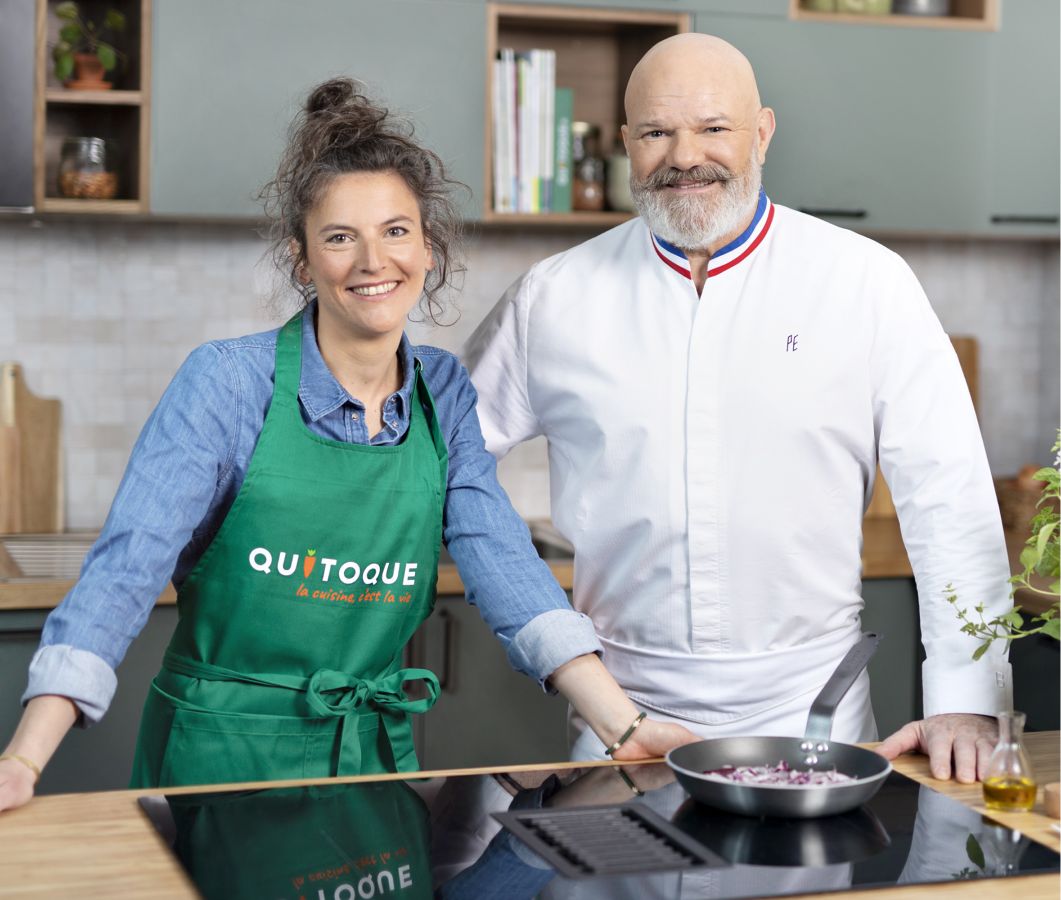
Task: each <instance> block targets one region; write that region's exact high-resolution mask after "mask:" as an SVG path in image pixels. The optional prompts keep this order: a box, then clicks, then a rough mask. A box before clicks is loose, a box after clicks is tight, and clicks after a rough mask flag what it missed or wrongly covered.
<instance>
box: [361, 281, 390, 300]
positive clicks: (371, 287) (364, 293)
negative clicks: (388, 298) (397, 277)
mask: <svg viewBox="0 0 1061 900" xmlns="http://www.w3.org/2000/svg"><path fill="white" fill-rule="evenodd" d="M398 284H399V282H397V281H385V282H383V283H382V284H359V285H357V286H356V287H352V288H350V290H351V291H353V292H354V293H355V294H357V295H358V296H361V297H379V296H380V295H381V294H389V293H390V292H391V291H393V290H394V289H395V288H396V287H397V286H398Z"/></svg>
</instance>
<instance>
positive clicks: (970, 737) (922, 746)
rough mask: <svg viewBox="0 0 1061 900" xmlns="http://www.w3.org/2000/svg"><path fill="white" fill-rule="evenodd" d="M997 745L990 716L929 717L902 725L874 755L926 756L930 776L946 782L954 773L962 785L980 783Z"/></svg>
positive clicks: (996, 735) (996, 728) (994, 726)
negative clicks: (907, 753) (912, 754)
mask: <svg viewBox="0 0 1061 900" xmlns="http://www.w3.org/2000/svg"><path fill="white" fill-rule="evenodd" d="M997 743H998V725H997V723H996V722H995V720H994V719H993V718H991V717H990V716H974V715H965V714H959V715H945V716H932V717H931V718H928V719H921V720H920V721H917V722H911V723H909V724H908V725H904V726H903V727H902V728H900V729H899V730H898V731H897V732H895V734H893V735H892V736H891V737H889V738H888V739H887V740H886V741H884V743H883V744H881V745H880V746H879V747H878V748H877V750H876V752H877V753H879V754H880V755H881V756H883V757H884V758H885V759H895V757H897V756H898V755H899V754H900V753H906V752H907V751H909V750H917V751H919V752H920V753H924V754H926V755H927V756H928V764H929V768H930V769H931V770H932V776H933V777H934V778H938V779H939V780H940V781H947V780H948V779H949V778H950V776H951V755H952V754H953V756H954V772H955V776H956V778H957V780H958V781H960V782H961V783H962V784H972V783H973V782H974V781H977V780H978V779H979V780H980V781H983V779H984V775H986V774H987V761H988V760H989V759H990V758H991V752H992V751H993V750H994V749H995V744H997Z"/></svg>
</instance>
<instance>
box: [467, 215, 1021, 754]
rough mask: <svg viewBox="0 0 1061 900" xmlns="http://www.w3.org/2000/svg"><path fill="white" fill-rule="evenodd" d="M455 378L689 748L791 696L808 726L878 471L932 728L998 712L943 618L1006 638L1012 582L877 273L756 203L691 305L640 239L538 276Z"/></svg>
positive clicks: (963, 404) (471, 350)
mask: <svg viewBox="0 0 1061 900" xmlns="http://www.w3.org/2000/svg"><path fill="white" fill-rule="evenodd" d="M462 356H463V358H464V361H465V364H466V365H467V366H468V368H469V370H470V371H471V375H472V381H473V383H474V385H475V387H476V389H477V390H478V392H479V406H478V412H479V417H480V420H481V422H482V426H483V433H484V435H485V437H486V443H487V447H488V448H489V449H491V450H492V451H493V452H494V453H495V454H497V455H498V456H499V457H500V456H503V455H504V454H506V453H507V452H508V451H509V450H510V449H511V448H512V447H513V446H514V445H515V444H517V443H518V442H520V441H524V440H528V439H530V438H533V437H535V436H537V435H541V434H544V435H545V436H546V437H547V438H548V442H549V464H550V475H551V503H552V515H553V522H554V524H555V525H556V527H557V529H558V530H559V531H560V532H561V533H562V534H564V536H565V537H567V538H568V539H569V540H570V541H571V542H572V544H574V547H575V577H574V605H575V608H576V609H577V610H578V611H579V612H583V613H586V614H587V615H589V616H590V617H591V618H592V620H593V623H594V625H595V626H596V628H597V631H598V634H599V635H600V637H601V640H602V643H603V645H604V647H605V650H606V653H605V656H604V662H605V665H606V666H607V667H608V668H609V670H610V671H611V672H612V674H613V675H614V676H615V678H616V680H617V681H618V682H619V684H620V685H622V687H623V688H624V689H625V690H626V692H627V693H628V694H629V696H630V697H631V698H632V699H633V700H634V701H635V702H636V703H638V704H640V705H641V706H643V707H645V708H648V709H651V710H656V711H658V712H662V713H665V714H666V715H668V716H673V717H676V718H678V719H680V720H683V721H686V722H689V723H694V724H695V725H698V726H702V727H699V728H695V727H694V730H698V731H700V732H701V733H703V732H704V728H705V727H707V726H734V725H736V726H738V730H739V723H741V722H744V721H750V720H753V719H754V717H755V716H757V715H760V714H762V713H763V712H764V711H766V710H770V709H776V708H778V707H780V706H782V705H783V704H791V703H792V702H793V700H794V698H797V697H801V696H804V697H805V698H806V699H805V703H804V706H803V710H804V712H803V713H801V716H803V721H804V722H805V709H806V708H808V707H809V705H810V702H811V700H812V699H813V696H814V692H815V691H816V689H817V688H818V687H820V686H821V685H822V684H824V682H825V681H826V680H827V679H828V677H829V675H830V674H831V672H832V670H833V669H834V668H835V666H836V665H837V664H838V663H839V661H840V659H841V658H842V657H843V655H844V654H845V653H846V651H847V650H848V649H849V648H850V647H851V646H852V645H853V644H854V643H855V642H856V640H857V636H858V633H859V630H860V625H859V612H860V610H861V608H862V605H863V603H862V598H861V578H862V560H861V552H862V529H861V524H862V516H863V514H864V512H865V509H866V507H867V505H868V503H869V500H870V498H871V496H872V492H873V481H874V476H875V473H876V466H877V462H878V460H879V461H880V464H881V468H882V470H883V473H884V476H885V478H886V479H887V481H888V484H889V486H890V487H891V490H892V497H893V499H894V501H895V506H896V509H897V511H898V515H899V522H900V526H901V528H902V534H903V539H904V542H905V544H906V548H907V552H908V554H909V557H910V562H911V564H912V566H913V570H914V575H915V578H916V580H917V588H918V594H919V597H920V615H921V628H922V640H923V642H924V645H925V650H926V653H927V660H926V662H925V663H924V667H923V682H924V712H925V715H926V716H931V715H935V714H937V713H945V712H965V713H982V714H989V715H990V714H994V713H996V712H997V711H998V710H999V709H1001V708H1004V707H1008V706H1009V705H1010V704H1011V699H1010V697H1011V684H1010V682H1011V673H1010V668H1009V663H1008V662H1007V661H1006V655H1005V651H1004V648H1003V646H1002V642H998V643H997V644H996V645H994V646H993V647H992V649H991V651H990V652H989V653H988V654H986V655H985V656H984V657H983V658H982V659H981V660H980V661H978V662H973V660H972V658H971V657H972V653H973V651H974V650H975V649H976V647H977V645H978V642H977V641H976V640H975V639H973V638H971V637H969V636H967V635H964V634H962V633H961V632H960V630H959V629H960V623H959V622H958V620H957V618H956V617H955V613H954V609H953V608H952V607H951V606H950V604H948V603H947V602H946V601H945V599H944V588H945V586H946V585H948V584H950V583H953V585H954V588H955V590H957V592H958V594H959V596H960V602H961V605H962V606H963V607H967V608H969V609H970V610H971V609H972V608H973V607H975V606H976V605H977V604H979V603H983V604H984V605H985V607H986V610H987V612H986V613H985V614H986V615H988V616H989V617H990V616H991V615H995V614H998V613H1001V612H1003V611H1004V610H1005V609H1008V608H1009V602H1008V586H1007V582H1006V579H1007V578H1008V575H1009V568H1008V561H1007V556H1006V549H1005V543H1004V538H1003V532H1002V523H1001V519H1000V515H999V510H998V504H997V501H996V498H995V494H994V489H993V485H992V481H991V474H990V470H989V468H988V463H987V457H986V454H985V452H984V447H983V441H982V439H981V436H980V432H979V428H978V425H977V421H976V414H975V411H974V410H973V406H972V402H971V399H970V396H969V391H968V388H967V386H966V384H965V380H964V378H963V376H962V372H961V367H960V365H959V363H958V359H957V357H956V355H955V353H954V350H953V348H952V346H951V344H950V341H949V340H948V338H947V336H946V334H944V332H943V329H942V327H941V326H940V323H939V321H938V319H937V318H936V316H935V314H934V313H933V311H932V308H931V307H930V305H929V303H928V300H927V298H926V297H925V294H924V292H923V291H922V289H921V287H920V285H919V284H918V282H917V280H916V278H915V277H914V275H913V273H912V272H911V271H910V269H909V268H908V267H907V266H906V264H905V263H904V262H903V260H902V259H901V258H900V257H898V256H897V255H896V254H894V253H892V252H890V251H889V250H887V249H885V248H884V247H882V246H880V245H879V244H877V243H875V242H873V241H871V240H868V239H867V238H865V237H862V236H860V235H857V234H854V233H853V232H850V231H847V230H845V229H841V228H837V227H835V226H833V225H830V224H827V223H825V222H822V221H820V220H818V219H815V218H812V217H810V216H806V215H803V214H801V213H798V212H795V211H793V210H790V209H786V208H784V207H781V206H775V205H774V204H772V203H771V202H770V201H769V200H768V199H767V198H766V196H765V194H763V195H761V197H760V203H759V206H758V208H757V210H756V215H755V218H754V220H753V222H752V224H751V225H750V226H749V227H748V229H747V230H746V231H745V232H744V233H743V234H742V235H741V236H740V237H739V238H737V240H735V241H734V242H733V243H731V244H730V245H728V246H727V247H725V248H723V249H722V250H720V251H719V252H718V253H717V254H716V255H715V256H714V257H713V258H712V259H711V262H710V265H709V267H708V279H707V283H706V285H705V287H704V290H703V293H702V295H701V296H700V297H698V296H697V294H696V288H695V286H694V284H693V282H692V280H691V278H690V267H689V263H688V260H687V259H686V257H685V256H684V254H682V252H681V251H680V250H678V249H677V248H675V247H671V246H669V245H668V244H666V243H665V242H663V241H661V240H659V239H658V238H656V237H655V236H654V235H652V234H651V233H650V232H649V230H648V229H647V227H646V226H645V224H644V223H643V222H642V221H641V220H640V219H635V220H633V221H630V222H627V223H626V224H623V225H620V226H619V227H617V228H614V229H612V230H610V231H608V232H606V233H605V234H603V235H601V236H599V237H596V238H594V239H592V240H590V241H587V242H586V243H584V244H581V245H580V246H578V247H575V248H573V249H571V250H568V251H566V252H564V253H560V254H558V255H556V256H553V257H550V258H549V259H546V260H544V261H543V262H540V263H538V264H537V265H535V266H533V267H532V268H531V269H530V270H529V271H528V272H526V273H525V274H524V275H523V276H522V277H521V278H520V279H519V280H518V281H517V282H516V283H515V284H514V285H512V287H511V288H509V290H508V291H507V292H506V293H505V295H504V297H502V299H501V301H500V302H499V303H498V305H497V306H496V307H495V308H494V310H493V311H492V312H491V314H490V315H489V316H488V317H487V319H486V320H485V321H484V322H483V323H482V325H481V326H480V327H479V328H478V330H477V331H476V332H475V334H474V335H473V336H472V337H471V338H470V340H469V342H468V344H467V345H466V346H465V348H464V350H463V353H462ZM880 652H882V653H887V652H888V651H887V640H885V643H884V644H882V646H881V650H880ZM867 697H868V694H867ZM867 703H868V700H867ZM797 705H798V704H797ZM691 727H692V726H691ZM708 730H710V729H709V728H708ZM726 730H727V731H728V730H731V729H730V728H727V729H726ZM801 730H802V729H801V728H796V729H794V731H795V732H796V733H798V732H800V731H801ZM834 738H835V739H838V740H843V739H844V738H843V737H841V736H840V735H837V734H834ZM848 739H850V738H848Z"/></svg>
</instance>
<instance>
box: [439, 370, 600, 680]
mask: <svg viewBox="0 0 1061 900" xmlns="http://www.w3.org/2000/svg"><path fill="white" fill-rule="evenodd" d="M436 353H437V354H438V355H436V356H433V357H427V358H426V359H425V376H426V378H427V380H428V386H429V387H430V388H431V391H432V394H433V396H434V397H435V402H436V406H437V407H438V415H439V422H440V425H441V428H442V432H443V435H444V437H445V438H446V446H447V448H448V449H449V477H448V490H447V492H446V504H445V515H444V522H443V525H444V531H443V537H444V539H445V541H446V546H447V548H448V549H449V552H450V555H451V556H452V557H453V559H454V561H455V562H456V563H457V570H458V571H459V572H460V576H461V580H462V581H463V582H464V588H465V595H466V597H467V599H468V602H469V603H471V604H473V605H474V606H476V607H477V608H478V609H479V613H480V615H481V616H482V617H483V620H484V621H485V622H486V624H487V625H489V626H490V630H491V631H493V633H494V634H495V635H496V636H497V637H498V639H499V640H500V641H501V643H502V644H503V645H504V647H505V651H506V653H507V654H508V660H509V662H510V663H511V664H512V667H513V668H514V669H516V670H517V671H519V672H523V673H524V674H526V675H529V676H530V677H532V678H534V679H535V680H536V681H538V683H539V684H541V685H542V686H543V687H544V688H546V689H547V690H548V689H549V688H548V686H547V685H546V681H547V679H548V677H549V676H550V675H551V674H552V673H553V672H555V671H556V670H557V669H558V668H559V667H560V666H562V665H563V664H564V663H566V662H570V661H571V660H572V659H574V658H575V657H577V656H584V655H586V654H588V653H597V654H600V655H603V653H604V649H603V647H602V646H601V644H600V641H599V640H597V635H596V632H595V631H594V629H593V625H592V623H591V622H590V620H589V619H588V618H587V617H585V616H583V615H581V614H579V613H577V612H575V611H574V610H573V609H572V608H571V604H570V603H569V602H568V599H567V594H565V593H564V590H563V589H562V588H561V587H560V585H559V584H558V583H557V581H556V578H554V577H553V573H552V572H551V571H550V569H549V567H548V565H546V564H545V562H544V561H543V560H542V559H541V558H540V557H539V556H538V554H537V552H536V551H535V549H534V545H533V544H532V543H531V536H530V530H529V529H528V528H527V526H526V524H525V523H524V522H523V520H522V519H521V518H520V517H519V515H518V514H517V513H516V511H515V510H514V509H513V508H512V504H511V503H510V502H509V499H508V495H507V494H506V493H505V491H504V489H503V488H502V487H501V485H500V484H498V481H497V460H496V459H495V458H494V456H493V454H492V453H490V452H489V451H488V450H487V449H486V445H485V442H484V441H483V435H482V431H481V429H480V427H479V419H478V416H477V415H476V412H475V401H476V395H475V388H474V387H473V386H472V383H471V380H470V379H469V378H468V373H467V371H466V370H465V369H464V367H463V366H462V365H461V364H460V362H459V361H458V360H457V359H456V357H454V356H452V355H451V354H448V353H443V352H442V351H436ZM428 360H430V369H429V368H428Z"/></svg>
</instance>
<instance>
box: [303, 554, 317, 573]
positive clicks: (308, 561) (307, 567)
mask: <svg viewBox="0 0 1061 900" xmlns="http://www.w3.org/2000/svg"><path fill="white" fill-rule="evenodd" d="M316 552H317V551H316V550H307V551H306V558H305V559H303V560H302V575H303V577H305V578H309V573H310V572H312V571H313V566H314V565H315V564H316V562H317V557H316V556H314V554H315V553H316Z"/></svg>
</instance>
